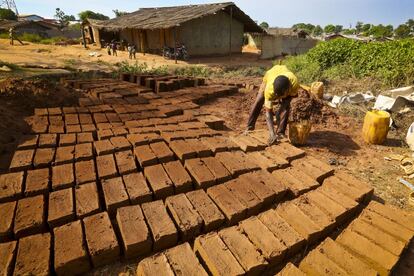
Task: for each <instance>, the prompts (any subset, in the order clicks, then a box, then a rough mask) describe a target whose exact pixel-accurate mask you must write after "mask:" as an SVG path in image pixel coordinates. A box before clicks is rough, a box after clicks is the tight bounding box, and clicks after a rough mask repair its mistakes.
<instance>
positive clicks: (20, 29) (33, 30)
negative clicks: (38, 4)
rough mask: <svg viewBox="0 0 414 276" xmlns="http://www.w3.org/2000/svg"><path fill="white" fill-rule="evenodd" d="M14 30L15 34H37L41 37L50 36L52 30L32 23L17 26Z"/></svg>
mask: <svg viewBox="0 0 414 276" xmlns="http://www.w3.org/2000/svg"><path fill="white" fill-rule="evenodd" d="M56 30H57V29H56ZM15 31H16V33H17V34H24V33H27V34H37V35H40V36H41V37H44V38H48V37H51V35H50V32H53V31H54V30H53V29H49V28H46V27H43V26H41V25H38V24H35V23H34V24H29V25H25V26H17V27H16V28H15Z"/></svg>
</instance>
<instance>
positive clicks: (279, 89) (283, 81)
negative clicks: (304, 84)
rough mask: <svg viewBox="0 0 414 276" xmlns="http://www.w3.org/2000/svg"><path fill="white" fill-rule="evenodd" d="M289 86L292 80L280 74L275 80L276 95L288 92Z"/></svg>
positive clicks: (279, 95)
mask: <svg viewBox="0 0 414 276" xmlns="http://www.w3.org/2000/svg"><path fill="white" fill-rule="evenodd" d="M289 87H290V81H289V79H288V78H287V77H285V76H279V77H277V78H276V79H275V81H274V82H273V90H274V92H275V95H276V96H278V97H282V96H284V95H285V94H286V92H287V91H288V90H289Z"/></svg>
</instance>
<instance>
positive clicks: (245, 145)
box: [231, 135, 266, 152]
mask: <svg viewBox="0 0 414 276" xmlns="http://www.w3.org/2000/svg"><path fill="white" fill-rule="evenodd" d="M231 139H232V141H233V142H234V143H236V144H237V145H238V146H239V147H240V148H241V150H242V151H244V152H251V151H258V150H263V149H265V148H266V144H264V143H261V142H259V141H257V140H256V139H254V138H252V137H249V136H245V135H240V136H237V137H231Z"/></svg>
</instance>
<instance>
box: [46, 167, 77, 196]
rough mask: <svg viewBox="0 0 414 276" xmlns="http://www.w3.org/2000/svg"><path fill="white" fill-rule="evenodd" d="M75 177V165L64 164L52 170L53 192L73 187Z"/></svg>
mask: <svg viewBox="0 0 414 276" xmlns="http://www.w3.org/2000/svg"><path fill="white" fill-rule="evenodd" d="M74 184H75V177H74V173H73V164H72V163H70V164H64V165H59V166H55V167H53V168H52V190H54V191H57V190H62V189H66V188H69V187H73V186H74Z"/></svg>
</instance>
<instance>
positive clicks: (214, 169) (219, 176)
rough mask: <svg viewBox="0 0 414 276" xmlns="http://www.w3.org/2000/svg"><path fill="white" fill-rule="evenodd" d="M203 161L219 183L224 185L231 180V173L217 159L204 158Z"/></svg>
mask: <svg viewBox="0 0 414 276" xmlns="http://www.w3.org/2000/svg"><path fill="white" fill-rule="evenodd" d="M201 161H202V162H203V163H204V164H205V165H206V166H207V168H208V169H209V170H210V172H211V173H212V174H213V175H214V177H215V179H216V182H217V183H222V182H225V181H227V180H230V179H231V175H230V172H229V171H228V170H227V169H226V168H225V167H224V166H223V164H221V163H220V161H218V160H217V159H216V158H215V157H207V158H203V159H201Z"/></svg>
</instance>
